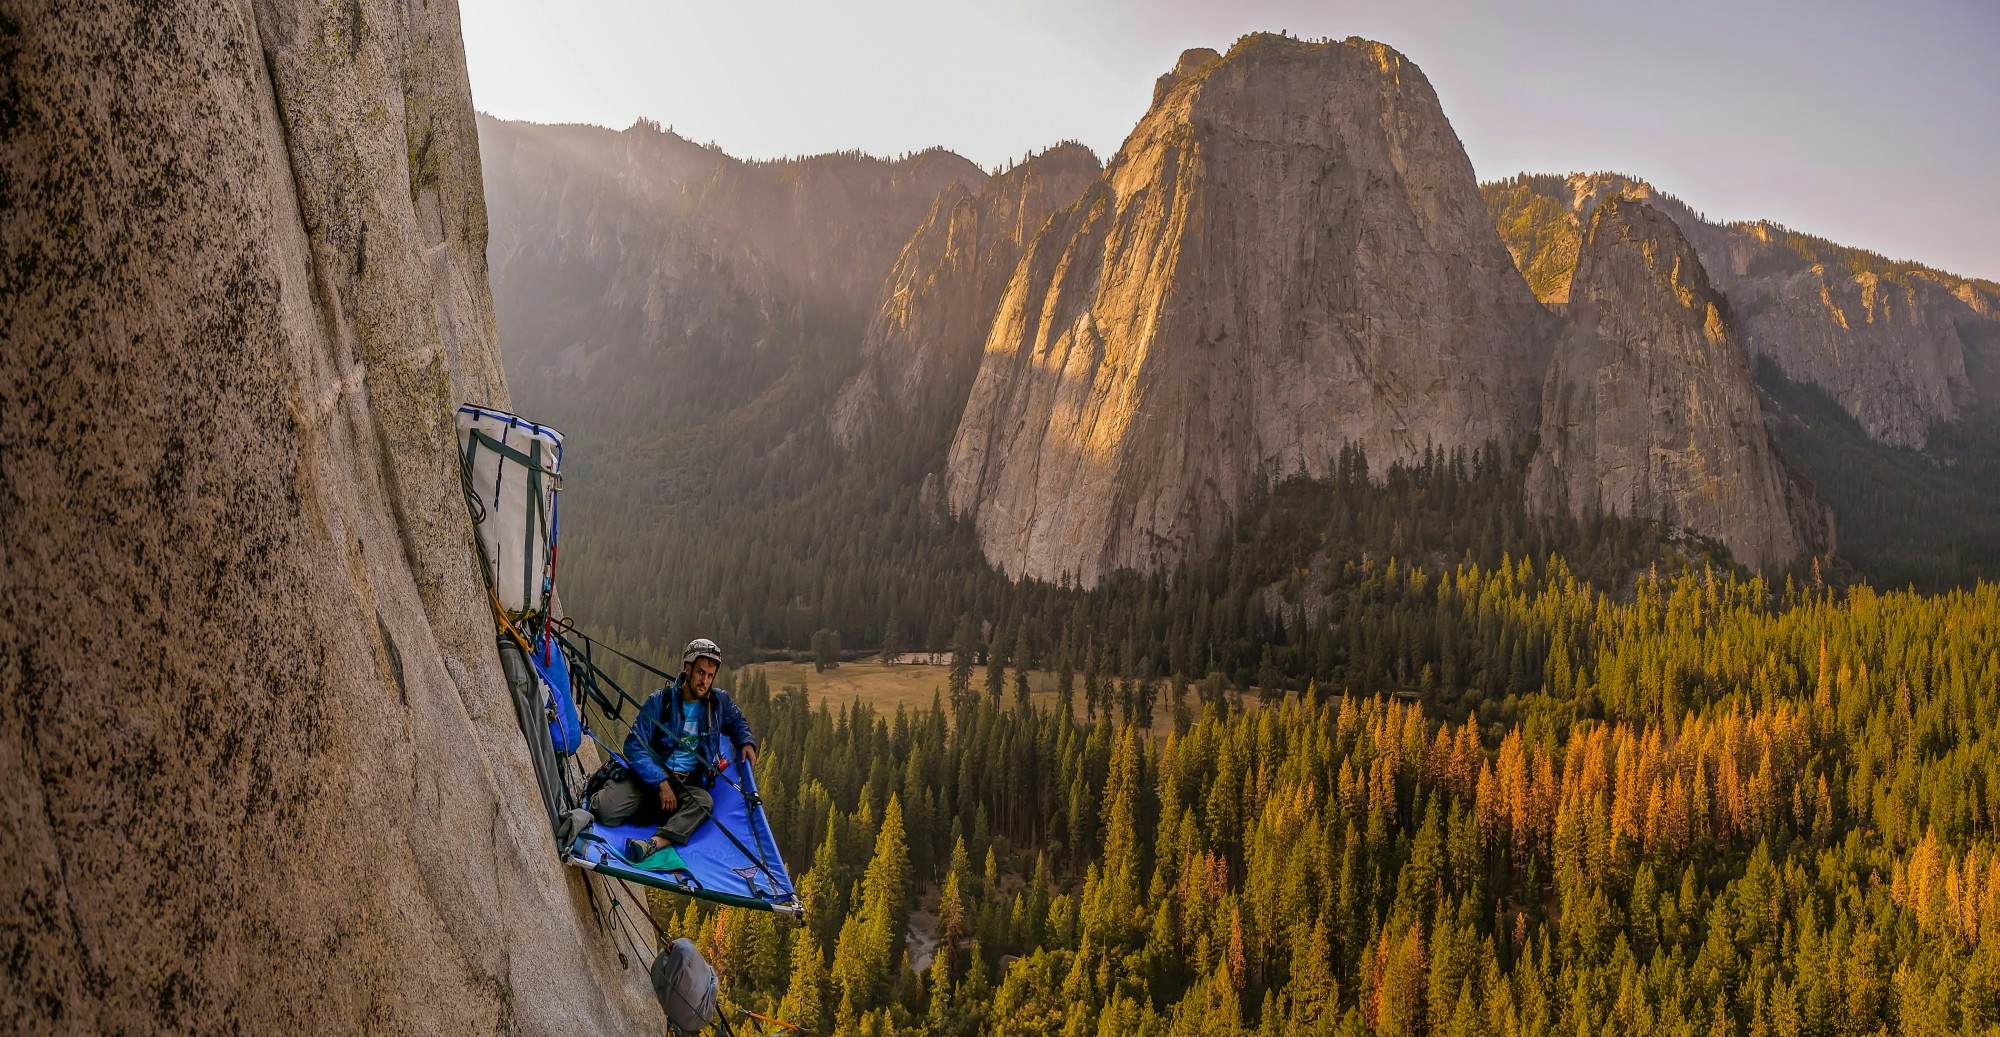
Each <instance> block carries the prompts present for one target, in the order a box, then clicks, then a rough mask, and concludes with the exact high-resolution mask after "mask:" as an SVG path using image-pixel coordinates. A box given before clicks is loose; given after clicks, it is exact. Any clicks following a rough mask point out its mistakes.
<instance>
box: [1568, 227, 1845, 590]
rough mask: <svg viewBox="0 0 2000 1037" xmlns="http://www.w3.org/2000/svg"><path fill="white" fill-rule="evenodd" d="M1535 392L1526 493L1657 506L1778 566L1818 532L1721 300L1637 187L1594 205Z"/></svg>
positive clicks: (1604, 504)
mask: <svg viewBox="0 0 2000 1037" xmlns="http://www.w3.org/2000/svg"><path fill="white" fill-rule="evenodd" d="M1567 288H1568V311H1567V316H1566V319H1565V321H1564V326H1563V333H1562V337H1561V338H1560V339H1559V340H1558V342H1557V345H1556V350H1555V356H1554V357H1553V359H1552V360H1551V362H1550V368H1549V374H1548V380H1547V382H1546V384H1545V386H1544V388H1543V394H1542V424H1541V436H1540V441H1539V446H1538V447H1537V450H1536V453H1535V457H1534V460H1533V462H1532V463H1531V465H1530V467H1529V471H1528V498H1529V504H1530V506H1531V507H1533V508H1535V509H1537V510H1541V511H1545V512H1546V511H1557V510H1561V509H1564V508H1568V509H1570V510H1572V511H1576V512H1586V511H1593V510H1595V511H1603V512H1616V513H1618V514H1621V515H1627V516H1635V517H1643V518H1656V519H1659V520H1660V521H1662V522H1665V523H1667V524H1669V525H1672V526H1676V527H1682V528H1686V529H1692V530H1694V531H1696V532H1698V533H1701V534H1704V535H1707V536H1711V537H1714V538H1716V539H1718V540H1721V541H1722V542H1723V543H1724V544H1725V545H1727V546H1728V547H1729V550H1730V553H1731V554H1733V555H1734V556H1735V557H1736V559H1737V560H1738V561H1741V562H1744V563H1746V564H1749V565H1752V566H1766V565H1773V564H1782V563H1785V562H1788V561H1790V560H1792V559H1794V558H1796V557H1798V556H1799V554H1800V553H1801V551H1802V550H1803V549H1804V547H1805V545H1806V543H1807V540H1808V537H1807V536H1806V534H1805V533H1804V532H1802V530H1801V528H1800V522H1799V521H1798V520H1795V518H1794V515H1793V508H1794V506H1795V505H1794V503H1793V501H1791V500H1790V499H1788V498H1792V497H1796V498H1798V500H1797V506H1798V507H1799V508H1800V510H1801V511H1803V512H1805V513H1804V514H1802V515H1800V516H1799V519H1802V520H1804V523H1805V525H1806V526H1807V527H1808V528H1810V529H1812V530H1813V531H1814V535H1815V536H1816V537H1817V538H1819V539H1821V540H1823V539H1824V536H1825V531H1824V523H1825V519H1824V516H1823V513H1820V512H1814V511H1813V510H1812V508H1813V505H1811V504H1810V502H1809V501H1808V500H1807V498H1808V497H1809V494H1806V493H1803V492H1802V491H1801V490H1799V489H1797V488H1790V487H1788V483H1787V476H1786V474H1785V472H1784V471H1783V469H1782V466H1781V465H1780V464H1779V462H1778V459H1777V458H1776V456H1775V455H1774V454H1773V453H1772V450H1771V445H1770V442H1769V440H1768V439H1767V437H1766V434H1765V431H1764V420H1763V415H1762V412H1761V410H1760V408H1759V405H1758V399H1757V391H1756V388H1755V386H1754V385H1753V384H1752V382H1751V376H1750V365H1749V361H1748V359H1747V357H1746V356H1745V354H1744V352H1743V350H1742V347H1741V346H1740V345H1738V343H1737V341H1736V339H1735V336H1734V333H1733V331H1732V329H1731V325H1730V320H1729V317H1728V309H1729V307H1728V304H1727V303H1726V302H1725V301H1724V300H1723V298H1722V295H1721V293H1719V292H1717V291H1716V290H1715V288H1714V287H1713V286H1712V285H1711V284H1710V282H1709V279H1708V276H1707V274H1706V272H1705V271H1704V270H1703V269H1702V265H1701V261H1700V260H1699V259H1698V258H1697V256H1696V254H1695V250H1694V248H1693V246H1691V245H1689V244H1688V242H1687V240H1686V239H1685V238H1684V237H1682V235H1681V233H1680V231H1679V230H1677V229H1676V228H1675V226H1674V224H1673V221H1672V220H1670V219H1669V218H1668V217H1667V216H1666V215H1665V214H1663V213H1661V212H1660V211H1659V210H1658V209H1655V208H1653V207H1652V206H1650V205H1648V204H1646V203H1645V202H1642V201H1638V200H1636V199H1631V198H1622V197H1618V196H1607V197H1605V198H1603V199H1602V200H1601V201H1599V202H1598V204H1596V205H1595V206H1593V208H1592V211H1591V216H1590V226H1589V230H1588V232H1587V233H1586V235H1585V238H1584V241H1583V243H1582V245H1581V248H1580V249H1579V252H1578V257H1577V260H1576V263H1575V273H1574V276H1573V278H1571V279H1570V280H1569V284H1568V285H1567Z"/></svg>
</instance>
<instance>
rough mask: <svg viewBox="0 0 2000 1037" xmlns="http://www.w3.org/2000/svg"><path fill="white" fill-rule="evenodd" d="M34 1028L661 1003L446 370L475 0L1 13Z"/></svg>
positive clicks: (273, 1026) (10, 503)
mask: <svg viewBox="0 0 2000 1037" xmlns="http://www.w3.org/2000/svg"><path fill="white" fill-rule="evenodd" d="M0 52H4V53H5V54H6V62H5V67H4V71H0V97H5V98H6V100H7V104H6V109H7V111H6V115H5V120H6V123H7V132H6V133H5V134H4V142H0V193H4V196H5V197H4V204H0V343H3V344H4V345H0V466H4V478H0V513H4V514H5V515H6V520H5V521H4V522H0V586H4V587H5V588H6V591H7V607H6V608H5V609H0V645H4V652H0V788H4V789H5V790H6V795H5V796H4V797H0V859H4V860H5V862H6V864H5V866H4V870H0V943H4V947H0V956H4V958H5V959H6V960H7V961H8V962H9V965H8V970H7V982H6V983H5V984H0V1030H4V1031H6V1032H9V1033H46V1032H68V1033H89V1032H108V1033H147V1032H168V1033H186V1032H195V1031H204V1032H242V1033H276V1032H312V1033H318V1032H354V1031H368V1032H406V1031H419V1032H458V1031H479V1032H489V1033H490V1032H498V1033H558V1032H561V1033H573V1032H578V1031H587V1032H593V1033H597V1032H603V1033H638V1032H656V1031H657V1030H658V1023H659V1017H658V1010H657V1008H655V1007H653V1006H652V1005H651V1004H650V998H649V996H648V994H647V992H646V989H645V977H644V974H643V972H642V971H641V970H642V968H643V963H639V962H632V963H631V965H632V967H631V968H629V969H628V968H625V967H624V965H623V963H621V961H620V960H619V956H618V954H617V944H616V942H615V941H616V937H615V935H614V932H613V930H612V927H611V924H610V922H609V921H608V920H607V919H604V918H602V917H599V916H598V915H597V914H596V911H595V908H594V907H593V905H592V904H591V903H590V902H589V900H588V899H587V898H586V894H585V889H584V885H583V881H582V879H581V877H580V875H579V874H578V873H576V872H574V871H572V870H570V869H567V868H564V867H563V866H561V865H560V864H559V863H558V862H557V860H556V858H555V855H554V853H553V852H552V850H551V845H550V839H549V833H548V827H547V823H546V820H545V818H544V816H543V814H542V808H541V805H540V803H539V801H538V798H537V795H536V792H535V786H534V784H533V781H532V776H531V771H530V768H529V764H528V759H527V755H526V752H525V749H524V748H523V744H522V739H521V736H520V734H519V732H518V730H517V729H516V726H515V721H514V717H513V712H512V709H511V706H510V703H509V697H508V694H507V690H506V687H505V685H504V684H503V682H502V677H501V673H500V668H499V666H498V664H497V661H496V658H495V653H494V640H493V628H492V622H491V620H490V618H489V616H488V612H487V607H486V605H485V599H484V589H483V587H482V585H481V582H480V578H479V575H478V572H477V571H476V569H475V564H476V563H475V561H474V557H473V554H472V551H471V549H470V545H471V540H470V537H471V532H470V528H469V525H468V522H467V519H466V515H465V510H464V503H463V500H462V497H461V495H460V490H459V486H458V475H457V471H456V466H455V461H454V451H453V445H454V430H453V424H452V418H451V412H452V408H453V407H454V406H455V405H456V404H457V403H459V402H460V401H464V400H475V401H480V402H486V403H493V404H499V405H505V404H506V403H507V402H508V393H507V387H506V383H505V381H504V379H503V378H502V376H501V373H500V364H499V354H498V342H497V339H496V337H495V333H494V317H493V311H492V304H491V301H490V296H489V294H488V290H487V284H486V259H485V246H486V210H485V206H484V204H483V202H482V200H481V193H480V172H479V161H478V156H477V153H476V150H475V141H474V135H475V129H474V123H473V114H472V108H471V102H470V97H469V91H468V87H467V83H466V73H465V66H464V59H463V54H462V50H461V45H460V42H459V29H458V15H457V9H456V6H455V5H454V4H453V3H452V2H450V0H439V2H434V3H430V4H428V5H404V4H400V3H390V2H385V0H343V2H340V3H331V2H328V3H314V2H287V0H270V2H262V3H258V4H256V5H254V6H253V5H220V6H218V5H209V4H190V3H168V4H165V5H151V6H149V7H147V8H145V9H143V10H142V9H138V8H126V7H120V6H115V5H112V6H91V7H75V8H44V9H38V10H36V11H34V12H33V13H28V14H21V13H15V12H10V13H9V14H8V15H7V16H6V17H4V18H0Z"/></svg>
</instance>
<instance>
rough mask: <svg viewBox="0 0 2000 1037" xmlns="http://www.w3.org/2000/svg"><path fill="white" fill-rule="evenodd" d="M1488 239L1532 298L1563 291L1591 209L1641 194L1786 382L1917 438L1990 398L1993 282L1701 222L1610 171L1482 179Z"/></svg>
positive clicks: (1874, 425) (1875, 430)
mask: <svg viewBox="0 0 2000 1037" xmlns="http://www.w3.org/2000/svg"><path fill="white" fill-rule="evenodd" d="M1484 190H1485V193H1486V198H1487V202H1488V206H1489V209H1490V210H1491V213H1492V216H1493V218H1494V220H1495V223H1496V224H1497V225H1498V227H1499V229H1500V233H1501V236H1502V237H1503V238H1504V239H1505V240H1506V241H1507V245H1508V248H1509V250H1510V251H1511V252H1512V253H1513V255H1514V257H1515V259H1516V261H1517V262H1518V263H1519V265H1520V267H1521V270H1522V273H1523V274H1524V275H1525V276H1526V277H1527V278H1528V281H1529V283H1530V285H1531V286H1533V287H1534V289H1535V291H1536V293H1537V295H1538V296H1539V297H1540V298H1542V299H1543V300H1544V301H1546V302H1551V303H1561V302H1563V301H1565V300H1566V299H1567V298H1568V294H1569V278H1570V271H1571V269H1572V267H1573V266H1574V264H1575V257H1576V254H1577V245H1578V243H1579V242H1580V241H1581V239H1582V235H1583V228H1584V227H1586V226H1587V225H1588V221H1589V219H1590V212H1591V209H1592V208H1593V207H1594V206H1595V205H1596V204H1597V202H1598V201H1599V200H1600V199H1602V198H1604V197H1606V196H1607V195H1610V194H1622V195H1627V196H1631V197H1638V198H1645V199H1647V200H1648V201H1649V202H1651V203H1652V204H1654V205H1655V206H1657V207H1658V208H1659V209H1660V210H1661V211H1662V212H1664V213H1666V214H1667V215H1668V216H1669V217H1671V218H1672V219H1673V221H1674V223H1675V224H1676V225H1677V226H1678V227H1679V229H1680V231H1681V233H1682V234H1683V235H1685V236H1686V238H1687V239H1688V240H1689V241H1690V242H1692V243H1693V245H1694V248H1695V251H1696V252H1697V253H1698V254H1699V255H1700V257H1701V261H1702V264H1703V266H1705V267H1706V268H1707V269H1708V271H1709V273H1710V274H1711V276H1712V277H1713V278H1714V283H1715V286H1716V287H1717V288H1719V289H1721V291H1722V293H1723V294H1724V295H1725V296H1727V297H1728V299H1729V303H1730V310H1731V312H1732V313H1733V314H1734V315H1735V318H1736V327H1737V330H1738V334H1739V335H1740V338H1741V341H1742V342H1743V345H1744V347H1745V348H1747V349H1748V350H1749V351H1750V352H1751V354H1752V355H1753V356H1762V357H1766V358H1768V359H1770V360H1771V361H1772V362H1774V363H1775V364H1777V366H1778V367H1779V368H1780V369H1781V370H1783V371H1784V372H1785V374H1786V376H1787V377H1789V378H1791V379H1793V380H1794V381H1800V382H1808V383H1811V384H1814V385H1818V386H1820V387H1821V388H1824V389H1825V390H1826V391H1827V392H1828V393H1830V394H1832V395H1833V397H1834V398H1835V399H1837V400H1838V401H1839V402H1840V404H1841V406H1842V407H1843V408H1845V409H1846V410H1847V412H1848V413H1850V414H1852V415H1853V416H1854V417H1855V419H1856V420H1857V421H1859V422H1860V423H1861V425H1862V427H1863V428H1864V429H1866V430H1867V431H1868V433H1869V434H1870V435H1872V436H1874V437H1875V438H1876V439H1878V440H1881V441H1883V442H1885V443H1890V444H1893V445H1896V446H1906V447H1922V446H1923V445H1924V444H1925V442H1926V441H1927V440H1928V438H1929V436H1930V434H1931V430H1932V427H1933V426H1934V425H1935V424H1937V423H1939V422H1949V421H1953V420H1956V419H1958V418H1959V417H1961V416H1962V415H1963V414H1964V413H1965V412H1966V411H1968V410H1970V409H1973V408H1975V407H1977V406H1979V405H1981V404H1985V405H1994V404H2000V384H1996V383H1995V380H1994V379H1992V378H1990V377H1985V378H1982V372H1983V371H1991V370H1993V369H1994V368H1996V367H2000V285H1996V284H1993V283H1992V282H1989V281H1979V280H1973V279H1968V278H1962V277H1955V276H1953V275H1950V274H1946V273H1943V272H1941V271H1938V270H1933V269H1931V268H1928V267H1924V266H1921V265H1918V264H1914V263H1900V262H1895V261H1891V260H1888V259H1885V258H1884V257H1882V256H1879V255H1876V254H1874V253H1871V252H1866V251H1863V250H1860V249H1855V248H1848V247H1845V246H1842V245H1837V244H1835V243H1833V242H1830V241H1827V240H1825V239H1822V238H1815V237H1812V236H1810V235H1806V234H1800V233H1798V232H1795V231H1791V230H1787V229H1786V228H1784V227H1780V226H1778V225H1776V224H1772V223H1768V222H1756V223H1732V224H1727V225H1719V224H1715V223H1710V222H1708V221H1707V220H1705V219H1703V218H1702V217H1701V216H1699V215H1698V214H1696V213H1695V212H1694V211H1693V210H1691V209H1689V208H1688V207H1687V206H1686V205H1685V204H1683V203H1681V202H1680V201H1679V200H1677V199H1675V198H1673V197H1671V196H1669V195H1665V194H1662V193H1660V192H1658V191H1656V190H1654V189H1653V188H1652V186H1651V185H1648V184H1646V183H1645V182H1644V181H1640V180H1635V179H1633V178H1631V177H1626V176H1621V175H1618V174H1610V173H1599V174H1581V173H1579V174H1572V175H1570V176H1567V177H1562V176H1522V177H1516V178H1514V179H1512V180H1506V181H1500V182H1496V183H1492V184H1487V185H1485V188H1484Z"/></svg>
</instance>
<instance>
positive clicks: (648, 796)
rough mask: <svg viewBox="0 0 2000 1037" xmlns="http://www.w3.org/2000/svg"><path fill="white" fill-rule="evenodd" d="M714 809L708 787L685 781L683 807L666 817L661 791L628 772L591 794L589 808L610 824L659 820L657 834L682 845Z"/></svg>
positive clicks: (603, 821) (656, 821)
mask: <svg viewBox="0 0 2000 1037" xmlns="http://www.w3.org/2000/svg"><path fill="white" fill-rule="evenodd" d="M714 809H715V799H714V797H712V796H710V795H709V794H708V790H707V789H704V788H702V787H701V786H699V785H696V784H694V783H692V782H688V783H685V784H683V785H682V786H681V790H680V807H679V808H678V809H676V810H675V811H674V812H673V814H672V815H671V816H667V817H663V816H662V815H663V814H665V811H663V810H661V809H660V793H659V790H657V789H655V788H654V787H653V786H651V785H648V784H646V783H644V782H642V781H640V780H639V779H638V778H636V777H633V776H631V775H627V776H626V778H625V780H623V781H613V782H609V783H607V784H606V785H605V786H604V787H603V788H601V789H598V790H597V794H596V795H595V796H592V797H591V798H590V812H591V814H592V815H593V816H595V817H596V818H597V820H598V821H599V822H601V823H603V824H607V825H622V824H624V823H626V822H627V821H638V822H640V823H641V824H648V823H652V824H658V825H659V826H660V827H659V829H658V830H657V832H656V833H655V834H657V835H658V836H659V837H660V838H662V839H665V840H666V841H667V842H669V843H671V844H673V845H675V846H681V845H684V844H686V843H687V841H688V837H689V836H691V835H693V834H694V830H695V829H697V828H700V827H701V823H702V822H703V821H706V820H708V815H709V813H710V812H711V811H712V810H714Z"/></svg>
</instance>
